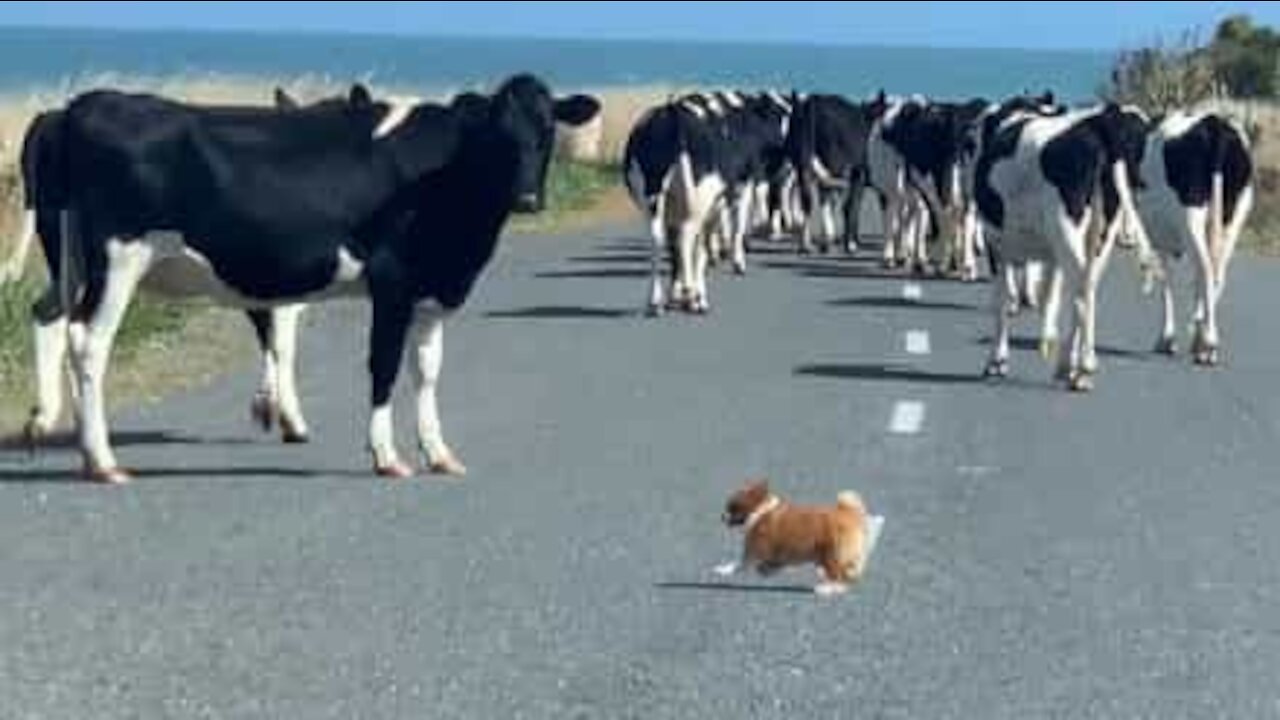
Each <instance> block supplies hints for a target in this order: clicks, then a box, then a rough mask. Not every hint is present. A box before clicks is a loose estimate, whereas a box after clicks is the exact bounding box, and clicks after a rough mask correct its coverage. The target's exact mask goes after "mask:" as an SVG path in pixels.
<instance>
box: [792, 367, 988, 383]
mask: <svg viewBox="0 0 1280 720" xmlns="http://www.w3.org/2000/svg"><path fill="white" fill-rule="evenodd" d="M795 375H796V376H797V377H818V378H829V379H835V380H875V381H884V382H909V383H927V384H931V385H981V384H984V383H986V382H987V380H986V378H984V377H982V374H981V373H978V372H973V373H968V374H961V373H934V372H925V371H923V370H917V369H915V368H911V367H905V366H901V365H885V364H883V363H865V364H815V365H801V366H800V367H798V368H796V369H795Z"/></svg>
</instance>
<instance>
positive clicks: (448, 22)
mask: <svg viewBox="0 0 1280 720" xmlns="http://www.w3.org/2000/svg"><path fill="white" fill-rule="evenodd" d="M1234 12H1247V13H1249V14H1251V15H1253V16H1254V17H1255V18H1257V19H1258V20H1260V21H1262V22H1266V23H1268V24H1272V25H1275V24H1280V2H841V3H834V2H750V3H748V2H616V1H614V2H414V3H408V2H403V3H401V2H297V3H294V2H4V3H0V25H39V26H80V27H85V26H89V27H112V28H195V29H260V30H308V31H332V32H372V33H382V32H393V33H397V34H424V35H486V36H492V35H497V36H521V37H529V36H532V37H586V38H644V39H692V40H707V39H717V40H746V41H768V42H811V43H837V44H855V45H868V44H869V45H908V46H947V47H1034V48H1097V49H1115V48H1119V47H1127V46H1132V45H1135V44H1145V43H1149V42H1150V41H1152V40H1153V39H1156V38H1165V39H1171V38H1175V37H1177V36H1178V35H1179V34H1180V33H1181V32H1182V31H1184V30H1186V29H1188V28H1195V27H1199V28H1202V29H1205V30H1206V32H1207V30H1208V29H1209V28H1211V27H1212V26H1213V24H1214V22H1215V21H1216V20H1218V19H1220V18H1221V17H1223V16H1225V15H1227V14H1230V13H1234Z"/></svg>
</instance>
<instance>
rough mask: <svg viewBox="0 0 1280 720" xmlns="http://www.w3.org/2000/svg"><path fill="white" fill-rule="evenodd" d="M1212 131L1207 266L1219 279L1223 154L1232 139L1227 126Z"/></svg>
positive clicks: (1223, 209)
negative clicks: (1208, 265)
mask: <svg viewBox="0 0 1280 720" xmlns="http://www.w3.org/2000/svg"><path fill="white" fill-rule="evenodd" d="M1215 125H1216V126H1217V127H1216V130H1217V132H1215V133H1214V134H1213V136H1212V137H1213V146H1212V147H1211V148H1210V156H1209V157H1210V160H1211V165H1210V170H1211V173H1212V174H1211V175H1210V183H1209V217H1208V224H1209V227H1208V228H1207V229H1206V230H1207V233H1206V234H1207V236H1208V239H1209V262H1210V264H1211V266H1212V267H1213V276H1214V277H1215V278H1221V277H1222V276H1223V270H1224V268H1223V264H1224V263H1225V262H1226V258H1225V257H1223V254H1224V252H1225V250H1226V248H1225V247H1224V245H1225V243H1226V223H1227V219H1226V197H1225V195H1226V178H1225V176H1224V172H1225V169H1226V164H1227V154H1228V153H1229V152H1230V150H1231V145H1230V143H1231V141H1232V139H1233V138H1232V135H1233V133H1232V132H1231V128H1230V126H1228V125H1227V124H1226V123H1215Z"/></svg>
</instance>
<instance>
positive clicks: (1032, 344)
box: [974, 336, 1161, 360]
mask: <svg viewBox="0 0 1280 720" xmlns="http://www.w3.org/2000/svg"><path fill="white" fill-rule="evenodd" d="M974 344H975V345H981V346H983V347H990V346H991V338H990V337H986V336H983V337H980V338H978V339H977V340H976V341H974ZM1009 347H1010V348H1012V349H1014V350H1022V351H1025V352H1039V351H1040V340H1039V339H1037V338H1033V337H1011V338H1009ZM1094 349H1095V350H1097V352H1098V354H1099V355H1102V356H1104V357H1113V358H1123V359H1126V360H1151V359H1154V358H1158V357H1161V356H1159V355H1156V354H1155V353H1151V352H1142V351H1138V350H1126V349H1124V348H1117V347H1111V346H1109V345H1097V346H1095V348H1094Z"/></svg>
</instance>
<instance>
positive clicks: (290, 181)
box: [55, 75, 599, 482]
mask: <svg viewBox="0 0 1280 720" xmlns="http://www.w3.org/2000/svg"><path fill="white" fill-rule="evenodd" d="M598 111H599V103H598V102H597V101H595V100H594V99H593V98H590V97H586V96H574V97H570V98H567V99H561V100H556V99H555V98H553V97H552V95H551V93H550V92H549V91H548V89H547V87H546V86H545V85H544V84H543V83H542V82H541V81H539V80H538V79H536V78H534V77H532V76H528V75H521V76H516V77H514V78H511V79H510V80H508V81H507V82H506V83H504V84H503V85H502V86H501V87H500V88H499V89H498V90H497V91H496V92H495V93H494V94H492V95H488V96H485V95H477V94H465V95H462V96H459V97H458V98H456V99H455V100H454V101H453V102H452V103H451V104H450V105H447V106H443V105H435V104H427V103H423V104H418V105H414V106H412V107H403V108H397V107H393V106H391V105H389V104H387V103H384V102H378V101H375V100H374V99H373V98H371V97H370V95H369V93H368V92H367V91H366V90H364V89H363V88H362V87H360V86H357V87H355V88H353V90H352V92H351V94H350V96H349V97H347V98H343V99H339V100H331V101H325V102H321V103H318V104H316V105H312V106H308V107H305V108H300V109H297V110H292V111H289V112H278V111H275V110H271V109H256V110H247V109H231V110H222V109H218V108H202V107H194V106H190V105H185V104H181V103H176V102H172V101H169V100H165V99H162V98H158V97H154V96H148V95H127V94H122V93H118V92H91V93H88V94H85V95H81V96H79V97H77V98H76V99H74V100H73V101H72V102H71V103H70V104H69V105H68V106H67V109H66V116H65V128H64V138H65V146H64V147H65V153H66V155H65V164H64V169H65V172H66V175H65V178H66V180H67V183H66V189H67V197H66V203H65V205H64V207H65V208H66V211H65V220H64V222H63V223H62V224H63V229H64V232H63V237H62V248H61V250H62V251H61V252H60V254H59V255H60V257H61V258H62V262H61V263H60V267H58V268H55V271H56V273H55V274H56V278H55V280H56V282H57V283H58V285H59V287H60V288H61V290H62V294H61V299H62V303H61V305H62V307H64V308H68V309H69V310H70V313H69V315H70V323H71V326H72V327H71V331H70V335H71V340H72V353H71V354H72V358H73V362H74V365H75V367H76V375H77V380H78V384H79V390H80V392H79V405H80V413H79V415H80V420H81V422H80V444H81V449H82V452H83V453H84V458H85V465H86V472H87V473H88V475H89V476H90V477H92V478H94V479H97V480H102V481H107V482H122V481H125V480H127V479H128V478H129V475H128V473H127V472H126V471H124V470H123V469H121V467H120V466H119V465H118V463H117V462H116V458H115V455H114V453H113V451H112V449H111V447H110V444H109V442H108V433H107V423H106V417H105V405H104V400H103V379H104V375H105V373H106V369H107V362H108V357H109V355H110V352H111V346H112V343H113V340H114V336H115V333H116V330H117V328H118V327H119V324H120V320H121V319H122V317H123V315H124V312H125V309H126V307H127V306H128V304H129V302H130V300H131V299H132V297H133V294H134V291H135V289H136V288H137V286H138V284H139V283H140V282H141V281H142V279H143V278H144V277H145V276H147V275H148V271H150V270H151V269H152V268H159V266H162V265H165V266H168V267H167V268H166V271H165V272H157V273H155V274H153V275H152V279H154V280H155V286H156V289H158V290H160V291H161V292H165V293H168V294H175V295H204V296H209V297H212V298H214V299H215V300H217V301H218V302H221V303H224V304H229V305H234V306H239V307H246V308H267V307H274V306H280V305H288V304H292V303H297V302H311V301H316V300H322V299H327V298H333V297H341V296H352V295H355V296H363V297H368V298H369V300H370V302H371V305H372V316H373V317H372V327H371V334H370V338H369V373H370V378H371V386H372V387H371V405H372V414H371V417H370V421H369V436H368V437H369V446H370V449H371V450H372V453H373V461H374V468H375V470H376V471H377V473H378V474H380V475H383V476H389V477H405V476H407V475H410V474H411V473H412V469H411V467H410V466H409V465H407V464H406V463H405V462H404V461H402V460H401V459H400V455H399V453H398V451H397V449H396V445H395V442H394V438H393V423H392V409H391V391H392V387H393V385H394V383H395V380H396V376H397V373H398V370H399V366H400V361H401V357H402V355H403V352H404V347H405V344H406V342H408V341H409V340H410V336H412V341H413V343H414V345H415V350H416V363H415V370H416V372H415V378H416V381H417V388H418V393H417V402H418V433H417V434H418V442H419V445H420V447H421V449H422V451H423V452H424V453H425V455H426V458H427V461H428V465H429V468H430V470H431V471H433V472H439V473H450V474H463V473H464V472H465V468H464V466H463V465H462V463H461V462H459V460H458V459H457V457H456V456H455V455H454V453H453V452H452V450H450V448H449V446H448V445H447V444H446V443H445V439H444V435H443V432H442V428H441V423H440V416H439V413H438V410H437V406H436V384H437V382H438V379H439V374H440V369H441V362H442V353H443V329H444V321H445V319H446V318H447V317H448V316H449V315H450V314H451V313H452V312H453V311H455V310H457V309H458V308H459V307H460V306H461V305H462V304H463V303H464V302H465V300H466V298H467V296H468V295H469V293H470V291H471V289H472V286H473V285H474V283H475V281H476V279H477V278H478V277H479V275H480V273H481V271H482V270H483V269H484V267H485V265H486V264H487V263H488V261H489V259H490V258H491V257H492V255H493V252H494V250H495V248H496V244H497V241H498V237H499V235H500V232H501V230H502V227H503V225H504V223H505V221H506V219H507V217H508V215H509V214H510V213H511V212H512V211H513V210H534V209H536V208H538V207H539V206H540V205H541V204H542V194H543V185H544V182H545V176H546V171H547V165H548V162H549V160H550V156H551V151H552V145H553V139H554V130H555V122H556V121H563V122H567V123H571V124H580V123H583V122H586V121H588V120H590V119H591V118H592V117H593V116H594V115H595V114H596V113H597V112H598ZM148 284H149V285H151V283H150V282H149V283H148Z"/></svg>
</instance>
